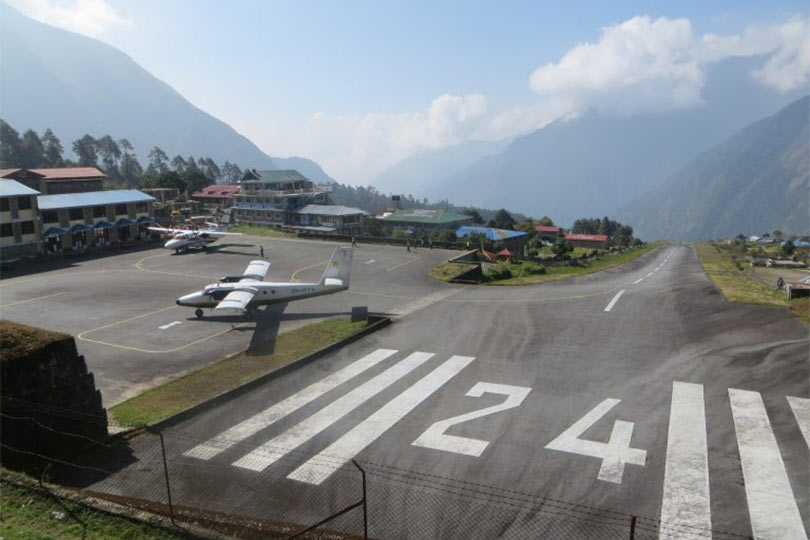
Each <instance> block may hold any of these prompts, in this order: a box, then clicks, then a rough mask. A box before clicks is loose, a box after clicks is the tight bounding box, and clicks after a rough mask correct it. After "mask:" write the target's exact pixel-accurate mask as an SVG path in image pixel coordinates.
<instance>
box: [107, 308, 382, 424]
mask: <svg viewBox="0 0 810 540" xmlns="http://www.w3.org/2000/svg"><path fill="white" fill-rule="evenodd" d="M366 324H367V323H366V322H365V321H359V322H354V323H353V322H351V320H350V319H347V318H344V319H329V320H326V321H321V322H318V323H315V324H310V325H308V326H304V327H302V328H297V329H295V330H292V331H290V332H286V333H284V334H281V335H279V336H278V337H277V338H276V339H275V346H274V347H273V350H272V352H271V353H269V354H253V353H251V354H248V353H247V352H241V353H237V354H234V355H232V356H229V357H228V358H225V359H224V360H220V361H219V362H216V363H214V364H211V365H209V366H206V367H204V368H201V369H199V370H197V371H194V372H192V373H189V374H187V375H184V376H182V377H179V378H177V379H175V380H173V381H170V382H168V383H166V384H164V385H161V386H158V387H157V388H153V389H151V390H147V391H146V392H144V393H143V394H140V395H138V396H135V397H134V398H132V399H128V400H127V401H124V402H123V403H119V404H118V405H116V406H115V407H113V408H111V409H110V410H109V411H108V414H109V415H110V416H111V417H112V419H113V420H114V421H116V422H117V423H119V424H121V425H122V426H125V427H140V426H144V425H147V424H151V423H154V422H157V421H158V420H162V419H164V418H168V417H169V416H171V415H173V414H177V413H178V412H180V411H182V410H184V409H187V408H189V407H191V406H192V405H196V404H197V403H200V402H202V401H204V400H206V399H209V398H212V397H214V396H216V395H218V394H221V393H222V392H225V391H228V390H231V389H233V388H236V387H237V386H240V385H242V384H244V383H246V382H248V381H250V380H252V379H255V378H256V377H258V376H260V375H264V374H265V373H269V372H271V371H275V370H277V369H279V368H282V367H284V366H286V365H288V364H290V363H291V362H293V361H294V360H296V359H298V358H300V357H302V356H305V355H307V354H310V353H313V352H315V351H317V350H319V349H322V348H323V347H326V346H327V345H330V344H332V343H335V342H337V341H340V340H342V339H345V338H347V337H349V336H351V335H352V334H354V333H356V332H358V331H360V330H361V329H363V328H365V326H366Z"/></svg>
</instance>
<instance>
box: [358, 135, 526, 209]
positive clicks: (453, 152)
mask: <svg viewBox="0 0 810 540" xmlns="http://www.w3.org/2000/svg"><path fill="white" fill-rule="evenodd" d="M509 142H510V140H509V139H504V140H503V141H494V142H490V141H466V142H462V143H459V144H457V145H454V146H450V147H448V148H442V149H440V150H431V151H428V152H422V153H420V154H416V155H414V156H411V157H409V158H406V159H403V160H402V161H400V162H398V163H395V164H394V165H392V166H391V167H390V168H389V169H387V170H386V171H384V172H383V173H382V174H380V175H379V176H378V177H377V178H375V179H374V181H373V182H372V185H373V186H374V187H375V188H377V189H379V190H380V191H382V192H383V193H393V194H414V195H421V194H423V193H426V192H428V191H431V186H433V185H435V184H441V183H443V182H444V181H446V180H447V178H449V177H450V176H452V175H453V174H455V173H456V172H458V171H460V170H462V169H464V168H465V167H468V166H470V165H472V164H473V163H475V162H476V161H477V160H479V159H480V158H482V157H484V156H488V155H492V154H497V153H498V152H501V151H502V150H503V149H504V148H506V146H507V145H508V144H509Z"/></svg>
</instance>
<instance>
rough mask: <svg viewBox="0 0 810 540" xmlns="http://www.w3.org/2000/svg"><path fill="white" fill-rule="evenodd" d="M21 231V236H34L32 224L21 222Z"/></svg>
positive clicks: (31, 222)
mask: <svg viewBox="0 0 810 540" xmlns="http://www.w3.org/2000/svg"><path fill="white" fill-rule="evenodd" d="M21 229H22V233H23V234H34V222H33V221H23V222H22V224H21Z"/></svg>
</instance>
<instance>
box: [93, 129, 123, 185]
mask: <svg viewBox="0 0 810 540" xmlns="http://www.w3.org/2000/svg"><path fill="white" fill-rule="evenodd" d="M96 146H97V147H98V153H99V154H101V162H102V163H103V164H104V172H106V173H107V176H109V177H110V178H111V179H113V180H120V179H121V174H120V172H119V170H118V161H119V160H120V159H121V147H120V146H118V143H117V142H115V139H113V138H112V137H110V136H109V135H104V136H103V137H102V138H100V139H99V140H98V141H96Z"/></svg>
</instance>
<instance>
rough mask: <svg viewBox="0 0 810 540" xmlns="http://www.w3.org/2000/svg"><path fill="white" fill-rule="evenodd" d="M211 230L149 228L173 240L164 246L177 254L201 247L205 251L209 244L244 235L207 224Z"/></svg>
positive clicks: (214, 224) (213, 224)
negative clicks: (227, 237) (223, 238)
mask: <svg viewBox="0 0 810 540" xmlns="http://www.w3.org/2000/svg"><path fill="white" fill-rule="evenodd" d="M206 224H207V225H208V226H209V227H210V228H209V229H198V230H195V229H166V228H164V227H147V228H148V229H149V230H150V231H158V232H160V233H163V234H164V235H167V236H171V238H170V239H169V240H168V241H167V242H166V243H165V244H163V247H165V248H167V249H173V250H174V251H175V253H180V252H181V251H186V250H187V249H189V248H191V247H200V248H201V249H203V250H205V249H206V248H207V247H208V244H211V243H213V242H216V241H217V240H218V239H220V238H222V237H223V236H241V235H242V233H232V232H225V231H222V230H220V228H219V226H218V225H217V224H216V223H206Z"/></svg>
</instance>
